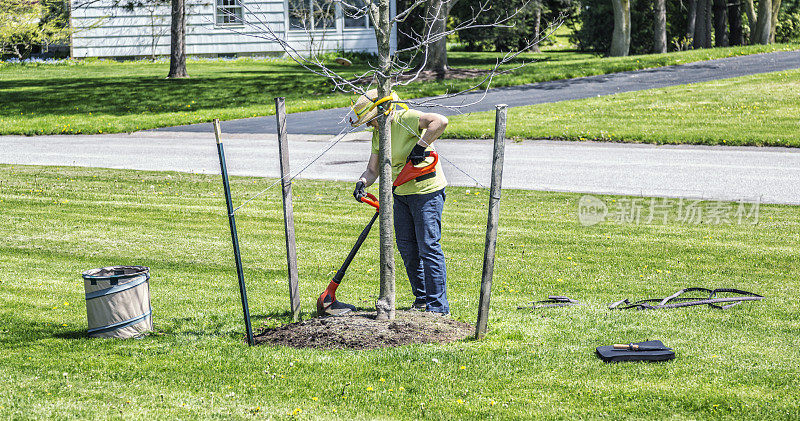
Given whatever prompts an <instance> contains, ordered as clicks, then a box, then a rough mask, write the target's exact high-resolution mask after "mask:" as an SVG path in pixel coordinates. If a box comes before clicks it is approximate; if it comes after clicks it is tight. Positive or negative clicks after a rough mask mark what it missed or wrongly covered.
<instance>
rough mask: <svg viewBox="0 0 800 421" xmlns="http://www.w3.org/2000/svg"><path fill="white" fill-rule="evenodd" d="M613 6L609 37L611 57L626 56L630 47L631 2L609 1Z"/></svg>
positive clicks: (624, 0)
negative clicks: (611, 32)
mask: <svg viewBox="0 0 800 421" xmlns="http://www.w3.org/2000/svg"><path fill="white" fill-rule="evenodd" d="M611 3H612V4H613V6H614V32H613V34H612V36H611V50H610V51H609V54H610V55H611V56H612V57H622V56H627V55H628V52H629V50H630V46H631V2H630V0H611Z"/></svg>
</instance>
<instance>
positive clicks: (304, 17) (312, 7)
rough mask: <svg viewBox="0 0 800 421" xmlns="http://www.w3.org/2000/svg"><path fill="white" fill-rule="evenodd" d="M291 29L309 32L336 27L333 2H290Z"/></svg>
mask: <svg viewBox="0 0 800 421" xmlns="http://www.w3.org/2000/svg"><path fill="white" fill-rule="evenodd" d="M288 10H289V29H290V30H309V29H326V28H334V27H336V4H335V1H333V0H288Z"/></svg>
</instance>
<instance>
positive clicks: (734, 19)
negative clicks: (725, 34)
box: [728, 0, 744, 45]
mask: <svg viewBox="0 0 800 421" xmlns="http://www.w3.org/2000/svg"><path fill="white" fill-rule="evenodd" d="M740 5H741V3H739V0H734V1H733V3H731V4H730V5H728V23H729V25H730V40H729V41H730V44H731V45H743V44H744V37H743V36H742V9H741V8H740V7H739V6H740Z"/></svg>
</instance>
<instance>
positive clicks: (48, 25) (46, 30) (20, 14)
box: [0, 0, 69, 59]
mask: <svg viewBox="0 0 800 421" xmlns="http://www.w3.org/2000/svg"><path fill="white" fill-rule="evenodd" d="M64 12H65V10H64V8H63V5H62V4H60V2H58V1H53V0H45V1H41V2H33V1H28V0H0V56H3V55H12V56H14V57H16V58H18V59H24V58H27V57H29V56H30V55H31V53H32V52H34V51H35V50H37V49H44V50H46V49H47V47H48V46H49V45H50V44H55V43H60V42H65V41H66V40H67V39H68V38H69V28H68V27H69V25H68V22H67V21H68V19H67V15H66V13H64Z"/></svg>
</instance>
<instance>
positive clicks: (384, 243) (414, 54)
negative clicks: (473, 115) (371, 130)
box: [228, 0, 560, 320]
mask: <svg viewBox="0 0 800 421" xmlns="http://www.w3.org/2000/svg"><path fill="white" fill-rule="evenodd" d="M425 5H426V0H414V1H413V3H412V4H410V5H409V6H408V7H406V8H405V9H404V10H400V11H398V12H397V13H396V14H395V15H394V16H392V15H391V13H390V12H391V10H390V6H391V3H390V0H364V1H363V2H355V1H341V2H340V7H341V8H342V13H344V14H345V16H349V17H351V18H357V17H363V16H365V15H368V16H369V18H370V21H371V22H373V25H372V26H373V28H374V33H375V40H376V43H377V52H378V57H377V62H376V63H372V64H371V69H370V70H368V71H367V72H365V73H364V74H361V75H353V76H355V77H352V76H351V77H345V76H344V75H341V74H339V73H337V72H336V71H335V70H333V69H332V68H330V67H328V66H327V65H326V64H325V61H324V59H323V58H321V57H320V56H318V55H313V54H312V55H311V56H308V55H304V54H301V53H300V52H299V51H298V50H297V49H296V48H295V47H294V46H293V44H291V43H290V42H289V41H288V40H286V39H285V38H284V35H283V31H280V32H278V31H276V30H275V29H273V28H272V27H270V25H269V23H268V22H267V21H266V20H262V19H259V18H258V15H259V14H258V13H257V12H254V11H252V10H251V9H249V8H248V7H247V5H245V4H243V5H242V7H243V8H244V9H245V11H246V12H247V13H246V18H245V19H244V22H242V23H243V25H244V26H245V27H246V28H248V29H249V30H252V31H253V32H255V34H253V32H243V31H241V30H238V29H235V28H228V30H229V31H232V32H234V33H239V34H242V35H249V36H255V37H257V38H260V39H262V40H265V41H267V42H273V43H277V44H278V45H280V46H281V48H282V49H283V50H284V51H285V52H286V54H287V56H288V57H289V58H291V59H292V60H294V61H295V62H296V63H298V64H299V65H301V66H302V67H303V68H305V69H306V70H307V71H309V72H312V73H314V74H316V75H318V76H321V77H324V78H326V79H327V80H328V81H329V82H331V83H332V86H333V89H334V90H339V91H341V92H347V93H355V94H364V93H365V92H366V91H367V90H369V89H371V88H372V87H376V88H377V90H378V95H379V97H380V98H385V97H387V96H390V95H391V92H392V89H393V87H395V86H402V85H407V84H409V83H412V82H414V81H416V80H418V79H419V77H420V75H421V74H422V72H423V70H424V69H425V68H427V67H428V63H429V61H430V60H431V50H432V48H433V45H435V44H436V43H437V42H439V41H441V40H443V39H445V40H446V38H447V37H448V36H450V35H452V34H454V33H457V32H459V31H474V30H481V29H485V28H492V27H496V26H498V25H508V24H510V23H511V22H513V18H514V16H515V13H508V14H506V15H504V16H503V17H501V18H498V19H497V20H494V21H491V22H488V23H482V22H480V23H479V20H478V18H479V16H480V14H481V13H483V12H484V11H486V10H488V8H489V3H488V1H487V2H484V3H481V5H480V6H479V7H476V8H474V9H473V10H474V14H473V18H472V19H467V20H465V21H462V22H460V23H458V24H457V25H455V26H454V27H453V28H450V29H445V30H443V31H441V30H440V29H441V27H439V28H438V29H436V30H434V26H435V22H436V20H437V19H439V18H438V16H439V14H441V13H443V11H444V9H439V11H438V12H431V9H430V8H428V9H426V10H427V11H428V12H426V13H425V14H424V18H423V24H424V25H423V29H422V30H421V31H420V32H417V31H412V33H407V34H405V35H406V36H407V37H408V38H409V40H410V43H409V46H407V47H405V48H400V49H398V50H397V51H392V45H391V37H392V32H393V30H394V29H395V28H396V25H397V24H398V22H401V21H403V20H404V19H406V18H408V17H409V16H411V15H412V14H414V13H416V12H418V11H419V10H420V8H422V7H424V6H425ZM559 25H560V22H558V23H557V24H553V25H550V26H549V27H548V30H547V31H548V33H547V34H532V37H531V41H530V42H529V43H528V44H527V45H526V46H525V48H522V49H520V51H517V52H510V53H507V54H505V55H503V56H502V57H500V58H498V59H497V61H496V62H495V65H494V66H492V67H491V68H490V69H488V70H487V71H486V74H485V75H484V77H483V78H481V79H480V80H478V81H477V82H476V83H475V84H474V85H473V86H471V87H470V88H468V89H465V90H463V91H459V92H452V93H447V94H444V95H440V96H438V97H434V98H429V99H426V100H424V101H404V102H406V103H407V104H409V105H412V106H414V105H424V106H428V107H431V106H442V107H446V108H449V109H454V108H455V109H457V108H459V107H466V106H469V105H472V104H473V103H474V102H472V103H467V104H460V105H455V106H453V105H445V104H443V103H442V102H440V101H442V100H444V99H448V98H453V97H457V96H460V95H463V94H464V93H466V92H470V91H475V90H488V89H489V87H490V86H491V83H492V80H493V78H494V76H495V75H496V74H497V73H498V71H499V70H500V68H501V66H504V65H507V64H509V63H511V62H513V61H515V60H516V59H517V58H518V56H519V54H520V52H521V51H526V50H529V49H530V48H531V47H532V46H534V45H537V44H538V43H539V42H541V41H542V39H544V38H545V37H546V36H549V34H552V32H553V31H554V30H555V29H556V28H557V27H558V26H559ZM515 64H517V67H521V66H523V65H525V63H515ZM504 71H508V69H505V70H504ZM364 80H370V82H371V83H369V84H368V85H367V86H364V85H363V84H361V83H360V81H364ZM484 92H485V91H484ZM480 100H482V98H480V99H478V101H480ZM345 119H346V117H345ZM377 122H378V140H379V141H378V143H379V153H378V160H379V162H378V173H379V177H380V181H379V198H378V199H379V201H380V204H381V210H380V216H379V222H378V226H379V229H380V294H379V296H378V300H377V301H376V303H375V307H376V309H377V317H378V318H379V319H384V320H385V319H393V318H394V316H395V288H394V286H395V285H394V284H395V263H394V232H393V231H394V230H393V226H394V223H393V197H392V168H391V154H390V152H391V143H390V140H391V139H390V127H391V126H390V124H391V121H390V120H389V118H388V117H387V116H386V115H385V114H384V113H378V118H377ZM342 133H345V131H343V132H342Z"/></svg>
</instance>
